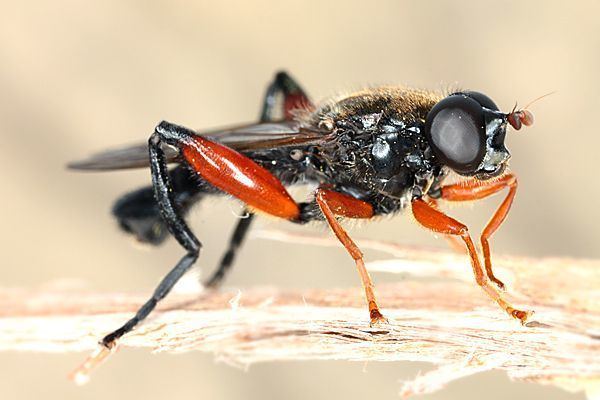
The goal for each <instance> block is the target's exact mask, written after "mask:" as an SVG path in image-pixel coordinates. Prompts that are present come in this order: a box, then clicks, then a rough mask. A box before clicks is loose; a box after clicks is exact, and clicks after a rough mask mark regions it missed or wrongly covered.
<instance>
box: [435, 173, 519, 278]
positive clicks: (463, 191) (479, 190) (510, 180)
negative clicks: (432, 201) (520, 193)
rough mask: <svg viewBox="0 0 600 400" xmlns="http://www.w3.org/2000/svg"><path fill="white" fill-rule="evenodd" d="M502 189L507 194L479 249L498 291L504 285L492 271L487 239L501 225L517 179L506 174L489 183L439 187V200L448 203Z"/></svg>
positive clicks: (512, 175)
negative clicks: (505, 190)
mask: <svg viewBox="0 0 600 400" xmlns="http://www.w3.org/2000/svg"><path fill="white" fill-rule="evenodd" d="M504 188H508V194H507V195H506V197H505V198H504V200H503V201H502V203H501V204H500V206H499V207H498V209H497V210H496V212H495V213H494V215H493V216H492V218H491V219H490V221H489V222H488V223H487V225H486V227H485V229H484V230H483V232H482V234H481V239H480V240H481V249H482V251H483V260H484V263H485V271H486V273H487V276H488V278H489V279H490V280H491V281H492V282H494V283H495V284H496V285H498V287H499V288H500V289H504V283H502V281H500V280H499V279H498V278H496V276H494V272H493V271H492V259H491V253H490V243H489V238H490V237H491V236H492V235H493V234H494V232H496V230H497V229H498V228H499V227H500V225H502V223H503V222H504V220H505V219H506V216H507V215H508V212H509V210H510V207H511V205H512V203H513V200H514V198H515V194H516V193H517V177H516V176H515V175H514V174H506V175H503V176H502V177H500V178H499V179H495V180H491V181H475V180H472V181H467V182H464V183H458V184H453V185H447V186H442V187H441V198H442V199H444V200H448V201H469V200H479V199H483V198H485V197H488V196H491V195H493V194H495V193H498V192H499V191H501V190H502V189H504Z"/></svg>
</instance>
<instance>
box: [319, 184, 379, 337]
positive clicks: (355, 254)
mask: <svg viewBox="0 0 600 400" xmlns="http://www.w3.org/2000/svg"><path fill="white" fill-rule="evenodd" d="M315 200H316V202H317V204H318V205H319V208H320V209H321V212H322V213H323V215H324V216H325V219H326V220H327V222H328V223H329V226H330V227H331V229H332V230H333V232H334V233H335V236H337V238H338V239H339V241H340V242H341V243H342V244H343V245H344V247H345V248H346V250H347V251H348V253H349V254H350V256H351V257H352V258H353V259H354V262H355V263H356V268H357V269H358V274H359V275H360V279H361V281H362V284H363V287H364V289H365V296H366V299H367V304H368V307H369V316H370V317H371V326H373V325H376V324H379V323H385V322H387V319H386V318H385V317H384V316H383V315H382V314H381V312H380V311H379V305H378V304H377V300H376V299H375V285H374V284H373V281H372V280H371V276H370V275H369V272H368V271H367V269H366V268H365V263H364V261H363V254H362V252H361V251H360V249H359V248H358V246H357V245H356V243H354V241H353V240H352V239H351V238H350V236H349V235H348V233H346V231H345V230H344V228H342V226H341V225H340V223H339V222H338V221H337V219H336V216H342V217H347V218H371V217H372V216H373V207H372V206H371V205H370V204H369V203H366V202H364V201H362V200H358V199H355V198H353V197H350V196H347V195H344V194H341V193H337V192H333V191H331V190H327V189H323V188H319V189H317V191H316V194H315Z"/></svg>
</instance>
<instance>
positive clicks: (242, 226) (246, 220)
mask: <svg viewBox="0 0 600 400" xmlns="http://www.w3.org/2000/svg"><path fill="white" fill-rule="evenodd" d="M253 219H254V214H252V213H251V212H249V211H248V210H246V217H243V218H241V219H240V220H239V221H238V223H237V225H236V227H235V230H234V231H233V235H231V239H230V240H229V247H228V248H227V250H226V251H225V254H223V257H222V258H221V262H220V263H219V267H218V268H217V269H216V271H215V272H214V273H213V275H212V276H211V277H210V278H209V279H208V280H207V281H206V283H205V284H204V285H205V286H206V287H208V288H214V287H217V286H219V284H220V283H221V282H222V281H223V278H225V275H226V274H227V272H229V270H230V269H231V266H232V265H233V261H234V260H235V256H236V253H237V251H238V250H239V248H240V246H241V245H242V243H243V242H244V238H245V237H246V234H247V233H248V229H249V228H250V225H251V224H252V220H253Z"/></svg>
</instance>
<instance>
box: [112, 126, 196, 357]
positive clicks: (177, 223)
mask: <svg viewBox="0 0 600 400" xmlns="http://www.w3.org/2000/svg"><path fill="white" fill-rule="evenodd" d="M148 147H149V152H150V168H151V173H152V184H153V187H154V196H155V197H156V201H157V203H158V207H159V209H160V213H161V215H162V218H163V220H164V221H165V223H166V224H167V228H168V229H169V231H170V232H171V234H172V235H173V236H174V237H175V239H176V240H177V241H178V242H179V244H180V245H181V246H182V247H183V248H184V249H185V250H186V252H187V253H186V254H185V255H184V256H183V258H181V260H180V261H179V262H178V263H177V264H176V265H175V267H174V268H173V269H172V270H171V271H170V272H169V273H168V274H167V275H166V276H165V277H164V278H163V280H162V281H161V282H160V283H159V285H158V286H157V288H156V289H155V290H154V293H153V294H152V297H150V299H149V300H148V301H146V303H144V305H142V307H141V308H140V309H139V310H138V311H137V312H136V314H135V315H134V316H133V318H131V319H130V320H129V321H127V322H126V323H125V324H124V325H123V326H122V327H120V328H119V329H117V330H115V331H114V332H112V333H110V334H108V335H106V336H105V337H104V339H102V344H103V345H104V346H105V347H107V348H111V347H113V346H114V344H115V342H116V340H117V339H119V338H120V337H121V336H123V335H125V334H126V333H128V332H130V331H132V330H133V329H134V328H135V326H136V325H138V324H139V323H140V322H141V321H143V320H144V319H145V318H146V317H147V316H148V314H150V312H151V311H152V310H154V308H155V307H156V305H157V304H158V302H159V301H160V300H162V299H163V298H164V297H165V296H166V295H167V294H168V293H169V292H170V291H171V289H172V288H173V286H174V285H175V283H177V281H178V280H179V279H180V278H181V277H182V276H183V275H184V274H185V273H186V272H187V271H188V270H189V269H190V267H191V266H192V265H193V264H194V262H195V261H196V259H197V258H198V254H199V252H200V247H201V244H200V242H199V241H198V239H197V238H196V236H194V234H193V233H192V231H191V230H190V228H189V227H188V226H187V224H186V223H185V221H184V220H183V218H182V217H181V215H180V214H179V211H178V210H177V209H176V207H175V202H174V199H173V191H172V190H171V183H170V180H169V173H168V170H167V164H166V162H165V157H164V153H163V150H162V148H161V135H160V133H159V132H158V131H155V132H154V134H153V135H152V136H151V137H150V140H149V141H148Z"/></svg>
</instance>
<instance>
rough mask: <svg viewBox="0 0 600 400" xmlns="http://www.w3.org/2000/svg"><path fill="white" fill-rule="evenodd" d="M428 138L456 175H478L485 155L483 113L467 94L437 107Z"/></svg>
mask: <svg viewBox="0 0 600 400" xmlns="http://www.w3.org/2000/svg"><path fill="white" fill-rule="evenodd" d="M425 134H426V136H427V139H428V140H429V143H430V145H431V147H432V149H433V152H434V154H435V155H436V156H437V157H438V158H439V159H440V161H441V162H442V163H443V164H445V165H447V166H448V167H450V168H452V169H453V170H455V171H456V172H459V173H462V174H470V173H475V171H476V170H477V168H478V166H479V165H480V164H481V162H482V160H483V157H484V155H485V139H486V135H485V123H484V118H483V109H482V106H481V105H480V104H479V103H478V102H477V101H476V100H474V99H472V98H470V97H467V95H466V94H455V95H451V96H449V97H446V98H445V99H444V100H442V101H440V102H439V103H437V104H436V105H435V106H434V107H433V108H432V109H431V111H430V112H429V114H427V118H426V121H425Z"/></svg>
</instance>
